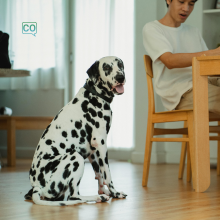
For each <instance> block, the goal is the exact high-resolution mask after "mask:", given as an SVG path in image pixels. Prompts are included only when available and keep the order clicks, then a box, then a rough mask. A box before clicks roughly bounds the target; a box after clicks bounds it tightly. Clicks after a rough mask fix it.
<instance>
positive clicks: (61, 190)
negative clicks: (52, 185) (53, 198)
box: [58, 182, 64, 192]
mask: <svg viewBox="0 0 220 220" xmlns="http://www.w3.org/2000/svg"><path fill="white" fill-rule="evenodd" d="M58 188H59V190H60V192H63V191H64V184H63V183H62V182H59V184H58Z"/></svg>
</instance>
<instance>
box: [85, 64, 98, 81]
mask: <svg viewBox="0 0 220 220" xmlns="http://www.w3.org/2000/svg"><path fill="white" fill-rule="evenodd" d="M87 74H88V75H89V78H90V79H92V80H93V82H94V83H96V82H97V81H98V79H99V76H100V73H99V61H96V62H95V63H93V64H92V66H91V67H90V68H89V69H88V70H87Z"/></svg>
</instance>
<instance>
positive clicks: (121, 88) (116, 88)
mask: <svg viewBox="0 0 220 220" xmlns="http://www.w3.org/2000/svg"><path fill="white" fill-rule="evenodd" d="M112 91H116V92H117V93H118V94H122V93H124V84H120V85H117V86H114V87H112Z"/></svg>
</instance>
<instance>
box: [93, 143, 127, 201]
mask: <svg viewBox="0 0 220 220" xmlns="http://www.w3.org/2000/svg"><path fill="white" fill-rule="evenodd" d="M96 156H97V159H98V163H99V167H100V170H101V175H102V178H104V182H105V183H106V185H107V186H108V189H109V191H110V196H112V197H113V198H126V196H127V195H126V194H125V193H124V192H118V191H117V190H116V189H115V188H114V186H113V182H112V178H111V173H110V168H109V163H108V151H107V146H106V144H104V145H100V146H98V147H97V150H96Z"/></svg>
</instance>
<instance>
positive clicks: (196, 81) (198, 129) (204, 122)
mask: <svg viewBox="0 0 220 220" xmlns="http://www.w3.org/2000/svg"><path fill="white" fill-rule="evenodd" d="M193 62H194V65H193V114H194V155H195V156H194V158H193V159H194V163H195V166H194V172H195V173H194V174H195V175H194V177H195V178H194V182H195V183H194V184H193V186H194V189H195V191H196V192H204V191H206V190H207V189H208V187H209V185H210V150H209V110H208V77H207V76H200V68H199V63H198V61H196V60H194V61H193Z"/></svg>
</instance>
